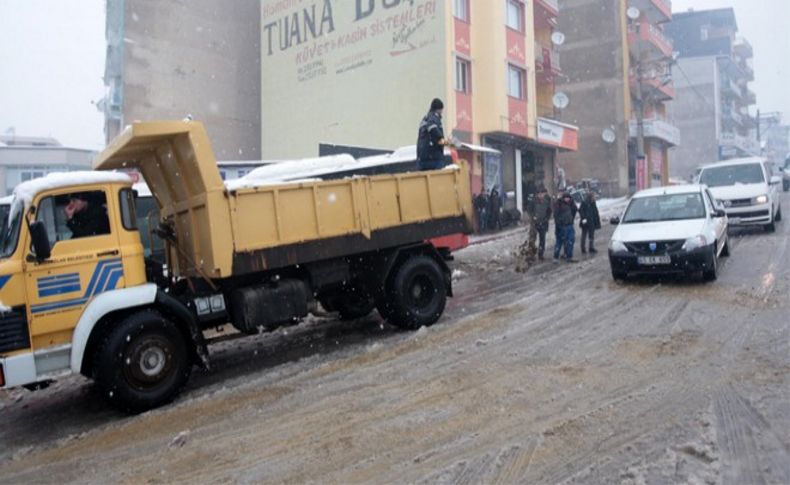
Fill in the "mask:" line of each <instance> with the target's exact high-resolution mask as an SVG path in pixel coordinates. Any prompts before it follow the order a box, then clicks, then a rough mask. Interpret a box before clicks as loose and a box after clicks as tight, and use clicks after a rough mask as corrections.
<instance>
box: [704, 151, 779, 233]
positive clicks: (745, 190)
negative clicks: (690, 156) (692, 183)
mask: <svg viewBox="0 0 790 485" xmlns="http://www.w3.org/2000/svg"><path fill="white" fill-rule="evenodd" d="M699 183H700V184H703V185H707V186H708V187H709V188H710V191H711V193H712V194H713V196H714V197H715V198H716V200H718V201H719V202H720V203H721V204H722V205H723V206H724V210H725V211H727V216H728V218H729V223H730V226H751V225H760V226H763V227H764V228H765V230H766V231H769V232H773V231H774V230H775V229H776V222H779V221H781V220H782V206H781V205H780V202H781V194H780V192H779V186H780V185H781V183H782V179H781V178H780V177H777V176H773V174H772V173H771V171H770V170H769V169H768V166H767V165H766V161H765V159H764V158H756V157H755V158H740V159H737V160H727V161H724V162H717V163H712V164H710V165H704V166H703V167H702V170H701V171H700V174H699Z"/></svg>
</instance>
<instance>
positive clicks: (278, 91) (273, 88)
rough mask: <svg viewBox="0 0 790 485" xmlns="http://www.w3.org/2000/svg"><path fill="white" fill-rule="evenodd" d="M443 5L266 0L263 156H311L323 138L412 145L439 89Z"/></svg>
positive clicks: (442, 84) (435, 1)
mask: <svg viewBox="0 0 790 485" xmlns="http://www.w3.org/2000/svg"><path fill="white" fill-rule="evenodd" d="M446 3H447V2H445V1H444V0H263V1H262V3H261V83H262V89H261V96H262V100H261V104H262V154H263V157H264V158H268V159H273V158H294V157H306V156H314V155H316V154H317V153H318V144H319V143H320V142H327V143H335V144H346V145H362V146H376V147H388V148H396V147H398V146H403V145H409V144H414V143H415V141H416V136H417V125H418V123H419V121H420V118H421V117H422V116H423V115H424V114H425V112H426V111H427V110H428V106H429V104H430V101H431V99H432V98H434V97H442V96H444V94H445V92H446V79H447V69H448V65H449V64H448V62H449V60H448V59H447V57H448V56H449V54H447V53H446V51H447V47H446V44H445V35H446V33H445V31H446V26H445V25H446V23H445V18H446V16H445V9H446V8H447V7H446V5H445V4H446Z"/></svg>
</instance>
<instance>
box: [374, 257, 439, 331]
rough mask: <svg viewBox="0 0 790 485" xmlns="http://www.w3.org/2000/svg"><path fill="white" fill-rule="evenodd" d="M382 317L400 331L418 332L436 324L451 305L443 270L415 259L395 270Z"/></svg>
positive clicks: (381, 308)
mask: <svg viewBox="0 0 790 485" xmlns="http://www.w3.org/2000/svg"><path fill="white" fill-rule="evenodd" d="M391 282H392V284H391V286H390V288H388V290H387V298H386V301H384V302H381V303H380V304H379V305H378V306H379V313H381V314H382V316H383V317H384V318H386V319H387V320H388V321H389V322H390V323H392V324H393V325H395V326H397V327H401V328H405V329H409V330H414V329H418V328H420V327H422V326H428V325H432V324H434V323H436V321H437V320H439V317H441V316H442V313H443V312H444V306H445V304H446V303H447V288H446V285H445V282H444V275H443V274H442V269H441V268H440V267H439V265H438V264H437V263H436V261H434V260H433V259H431V258H429V257H427V256H412V257H411V258H409V259H407V260H406V261H404V262H403V264H401V265H400V266H399V267H398V268H396V270H395V274H394V276H393V278H392V280H391Z"/></svg>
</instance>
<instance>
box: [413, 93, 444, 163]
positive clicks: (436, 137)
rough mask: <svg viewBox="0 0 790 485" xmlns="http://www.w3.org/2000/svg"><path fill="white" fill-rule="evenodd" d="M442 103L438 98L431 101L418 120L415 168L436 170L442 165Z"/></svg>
mask: <svg viewBox="0 0 790 485" xmlns="http://www.w3.org/2000/svg"><path fill="white" fill-rule="evenodd" d="M443 110H444V103H442V100H441V99H439V98H435V99H434V100H433V101H431V109H430V111H428V114H427V115H425V117H424V118H423V119H422V121H421V122H420V128H419V130H418V132H417V168H418V169H419V170H437V169H440V168H442V167H444V147H445V145H447V140H445V138H444V128H443V127H442V111H443Z"/></svg>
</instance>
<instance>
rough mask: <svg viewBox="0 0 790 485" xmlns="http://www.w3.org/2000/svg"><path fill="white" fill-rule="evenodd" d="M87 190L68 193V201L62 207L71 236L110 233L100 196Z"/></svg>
mask: <svg viewBox="0 0 790 485" xmlns="http://www.w3.org/2000/svg"><path fill="white" fill-rule="evenodd" d="M91 195H93V194H90V193H88V192H79V193H76V194H71V195H69V202H68V204H66V206H65V207H63V213H64V214H65V215H66V225H67V226H68V228H69V230H70V231H71V238H72V239H78V238H81V237H90V236H98V235H100V234H109V233H110V221H109V219H108V218H107V209H105V208H104V201H103V200H101V199H102V197H100V196H97V195H94V196H91Z"/></svg>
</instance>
